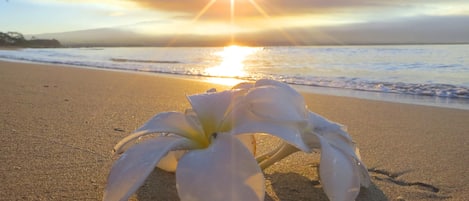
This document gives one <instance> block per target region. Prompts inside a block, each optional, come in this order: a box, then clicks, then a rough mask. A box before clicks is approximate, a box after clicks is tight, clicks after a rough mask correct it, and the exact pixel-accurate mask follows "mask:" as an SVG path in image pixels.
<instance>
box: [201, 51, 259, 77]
mask: <svg viewBox="0 0 469 201" xmlns="http://www.w3.org/2000/svg"><path fill="white" fill-rule="evenodd" d="M259 49H261V48H258V47H243V46H237V45H231V46H227V47H224V48H223V51H221V52H217V53H215V54H216V55H217V56H220V57H221V58H222V62H221V63H220V65H218V66H214V67H211V68H207V69H205V73H206V74H207V75H208V76H213V77H231V78H241V77H244V76H245V75H246V71H245V70H244V63H243V62H244V60H245V59H246V57H247V56H249V55H252V54H254V53H255V52H256V51H258V50H259Z"/></svg>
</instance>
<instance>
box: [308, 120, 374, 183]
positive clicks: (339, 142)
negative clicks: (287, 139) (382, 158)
mask: <svg viewBox="0 0 469 201" xmlns="http://www.w3.org/2000/svg"><path fill="white" fill-rule="evenodd" d="M309 122H310V124H311V125H312V127H313V128H312V131H313V133H314V134H313V133H304V135H303V139H304V140H305V143H306V144H308V145H309V146H310V148H313V147H312V146H317V141H318V140H317V137H316V135H315V134H317V135H320V136H322V137H323V140H326V141H327V142H328V143H329V144H330V145H332V146H334V147H335V148H337V149H340V150H341V151H342V152H343V153H345V154H347V155H349V156H350V157H353V160H354V161H355V164H356V165H357V166H358V171H359V174H360V183H361V185H362V186H364V187H368V186H369V185H370V183H371V181H370V176H369V174H368V169H367V168H366V166H365V164H364V163H363V162H362V161H361V158H360V153H359V149H358V148H357V146H356V144H355V143H354V142H353V141H352V138H351V137H350V135H349V134H348V133H347V132H346V131H345V127H344V126H342V125H340V124H337V123H335V122H332V121H329V120H328V119H326V118H324V117H322V116H320V115H318V114H315V113H313V112H310V113H309ZM314 148H316V147H314Z"/></svg>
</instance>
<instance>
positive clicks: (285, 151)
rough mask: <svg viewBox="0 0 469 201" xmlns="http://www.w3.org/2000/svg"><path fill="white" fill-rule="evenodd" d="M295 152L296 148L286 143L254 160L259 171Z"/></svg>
mask: <svg viewBox="0 0 469 201" xmlns="http://www.w3.org/2000/svg"><path fill="white" fill-rule="evenodd" d="M297 151H298V148H296V147H294V146H292V145H290V144H288V143H282V145H280V146H279V147H277V148H276V149H275V150H273V151H271V152H269V153H266V154H263V155H261V156H259V157H257V158H256V160H257V162H258V163H259V167H260V168H261V169H265V168H268V167H270V166H271V165H273V164H274V163H276V162H277V161H280V160H282V159H284V158H285V157H287V156H289V155H290V154H292V153H295V152H297Z"/></svg>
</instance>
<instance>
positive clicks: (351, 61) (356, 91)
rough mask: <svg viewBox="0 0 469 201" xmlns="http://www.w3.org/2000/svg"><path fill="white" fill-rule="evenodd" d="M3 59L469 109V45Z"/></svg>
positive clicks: (74, 53) (7, 53)
mask: <svg viewBox="0 0 469 201" xmlns="http://www.w3.org/2000/svg"><path fill="white" fill-rule="evenodd" d="M0 59H3V60H15V61H26V62H40V63H51V64H67V65H75V66H80V67H95V68H104V69H118V70H127V71H139V72H146V73H164V74H172V75H182V76H186V77H191V78H202V79H208V80H213V78H217V80H220V79H222V80H229V79H232V78H236V79H242V80H257V79H261V78H269V79H274V80H278V81H282V82H286V83H289V84H292V85H294V86H298V87H299V88H301V90H307V91H312V92H318V93H326V94H332V95H343V96H353V97H358V98H368V99H378V100H385V101H395V102H409V103H416V104H424V105H435V106H442V107H454V108H462V109H469V45H396V46H303V47H288V46H281V47H238V46H230V47H120V48H116V47H113V48H58V49H18V50H0Z"/></svg>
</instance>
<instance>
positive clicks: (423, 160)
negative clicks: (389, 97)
mask: <svg viewBox="0 0 469 201" xmlns="http://www.w3.org/2000/svg"><path fill="white" fill-rule="evenodd" d="M213 87H216V88H217V89H219V90H221V89H226V88H228V87H227V86H221V85H216V84H211V83H207V82H202V81H197V80H188V79H182V78H172V77H166V76H158V75H146V74H140V73H128V72H117V71H105V70H95V69H84V68H74V67H67V66H53V65H43V64H27V63H12V62H4V61H1V62H0V102H1V104H0V121H1V124H0V125H1V127H0V134H1V138H0V144H1V146H0V152H1V155H0V184H1V185H0V200H101V199H102V195H103V188H104V186H105V184H106V177H107V175H108V173H109V169H110V167H111V165H112V163H113V161H114V160H115V158H114V157H112V152H111V150H112V148H113V146H114V145H115V144H116V143H117V142H118V141H119V140H120V139H122V138H123V137H124V136H126V135H128V134H129V133H131V132H132V131H133V130H134V129H136V128H138V127H139V126H140V125H142V124H143V123H144V122H146V121H147V120H148V119H149V118H150V117H152V116H153V115H155V114H156V113H159V112H163V111H183V110H184V109H185V108H188V107H189V103H188V102H187V100H186V97H185V95H186V94H194V93H201V92H204V91H205V90H207V89H209V88H213ZM304 96H305V99H306V102H307V104H308V107H309V108H310V110H312V111H314V112H316V113H319V114H321V115H323V116H325V117H327V118H329V119H330V120H333V121H336V122H339V123H341V124H344V125H346V126H347V127H348V130H349V133H350V135H351V136H352V138H353V139H354V140H355V141H356V142H357V143H358V146H359V148H360V151H361V155H362V158H363V161H364V162H365V164H366V165H367V166H368V168H369V170H370V174H371V177H372V186H371V187H370V188H368V189H363V188H362V189H361V193H360V195H359V197H358V198H357V200H360V201H364V200H373V201H375V200H376V201H379V200H400V201H403V200H409V201H410V200H422V201H423V200H430V201H431V200H445V201H446V200H448V201H453V200H454V201H456V200H457V201H459V200H461V201H462V200H467V198H469V110H457V109H446V108H437V107H428V106H418V105H409V104H399V103H390V102H380V101H369V100H362V99H355V98H346V97H335V96H326V95H318V94H304ZM259 142H260V143H261V145H262V146H269V145H271V144H273V143H275V140H273V139H270V138H265V137H261V138H259ZM262 146H261V147H262ZM261 150H262V149H261ZM318 163H319V154H300V153H298V154H294V155H292V156H290V157H288V158H286V159H284V160H283V161H281V162H279V163H277V164H275V165H273V166H272V167H270V168H268V169H266V170H265V177H266V179H267V181H266V184H267V194H266V200H281V201H287V200H292V201H293V200H295V201H296V200H321V201H326V200H328V199H327V197H326V195H325V193H324V192H323V190H322V188H321V185H320V184H319V182H318V177H317V167H318ZM132 199H133V200H147V201H148V200H178V197H177V192H176V187H175V176H174V175H173V174H170V173H166V172H163V171H160V170H155V171H154V172H153V173H152V174H151V176H150V177H149V178H148V179H147V181H146V182H145V184H144V185H143V186H142V187H141V188H140V189H139V190H138V191H137V193H136V194H135V195H134V196H133V198H132Z"/></svg>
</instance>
